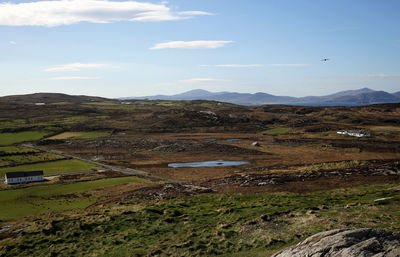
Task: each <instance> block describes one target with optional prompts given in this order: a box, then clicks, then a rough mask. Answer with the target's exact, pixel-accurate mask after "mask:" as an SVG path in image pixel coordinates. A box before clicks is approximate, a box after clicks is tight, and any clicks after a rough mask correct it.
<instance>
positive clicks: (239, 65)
mask: <svg viewBox="0 0 400 257" xmlns="http://www.w3.org/2000/svg"><path fill="white" fill-rule="evenodd" d="M215 66H216V67H224V68H259V67H262V65H261V64H217V65H215Z"/></svg>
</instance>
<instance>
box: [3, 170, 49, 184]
mask: <svg viewBox="0 0 400 257" xmlns="http://www.w3.org/2000/svg"><path fill="white" fill-rule="evenodd" d="M43 180H44V175H43V171H42V170H40V171H18V172H7V173H6V175H5V183H6V184H8V185H10V184H22V183H30V182H38V181H43Z"/></svg>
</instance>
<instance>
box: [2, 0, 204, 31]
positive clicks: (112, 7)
mask: <svg viewBox="0 0 400 257" xmlns="http://www.w3.org/2000/svg"><path fill="white" fill-rule="evenodd" d="M198 15H212V14H211V13H208V12H203V11H185V12H177V13H175V12H173V11H171V8H169V7H168V6H167V3H166V2H162V3H159V4H153V3H150V2H136V1H119V2H117V1H109V0H55V1H36V2H26V3H17V4H14V3H10V2H4V3H0V25H4V26H46V27H54V26H61V25H70V24H74V23H79V22H91V23H110V22H116V21H170V20H182V19H189V18H192V17H193V16H198Z"/></svg>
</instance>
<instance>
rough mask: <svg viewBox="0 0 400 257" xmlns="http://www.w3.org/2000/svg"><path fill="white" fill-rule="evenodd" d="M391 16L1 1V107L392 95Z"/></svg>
mask: <svg viewBox="0 0 400 257" xmlns="http://www.w3.org/2000/svg"><path fill="white" fill-rule="evenodd" d="M399 10H400V1H398V0H382V1H378V0H351V1H349V0H335V1H332V0H279V1H277V0H251V1H249V0H170V1H151V0H143V1H128V0H119V1H117V0H49V1H33V0H14V1H13V0H7V1H3V0H0V96H4V95H15V94H30V93H37V92H56V93H66V94H72V95H92V96H103V97H110V98H114V97H128V96H149V95H156V94H167V95H172V94H177V93H182V92H185V91H188V90H192V89H205V90H209V91H212V92H218V91H230V92H242V93H245V92H246V93H256V92H265V93H270V94H274V95H286V96H297V97H299V96H309V95H325V94H330V93H335V92H338V91H342V90H353V89H360V88H364V87H368V88H371V89H374V90H384V91H387V92H390V93H392V92H397V91H400V15H399V14H398V13H399ZM324 58H329V60H328V61H321V60H322V59H324Z"/></svg>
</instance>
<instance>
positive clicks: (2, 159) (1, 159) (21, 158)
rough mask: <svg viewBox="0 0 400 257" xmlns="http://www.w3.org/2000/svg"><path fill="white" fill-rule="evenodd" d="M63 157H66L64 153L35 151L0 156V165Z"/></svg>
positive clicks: (21, 163) (13, 164)
mask: <svg viewBox="0 0 400 257" xmlns="http://www.w3.org/2000/svg"><path fill="white" fill-rule="evenodd" d="M62 159H66V158H65V157H64V156H62V155H57V154H52V153H33V154H23V155H9V156H0V167H4V166H21V165H25V164H28V163H35V162H48V161H55V160H62Z"/></svg>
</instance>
